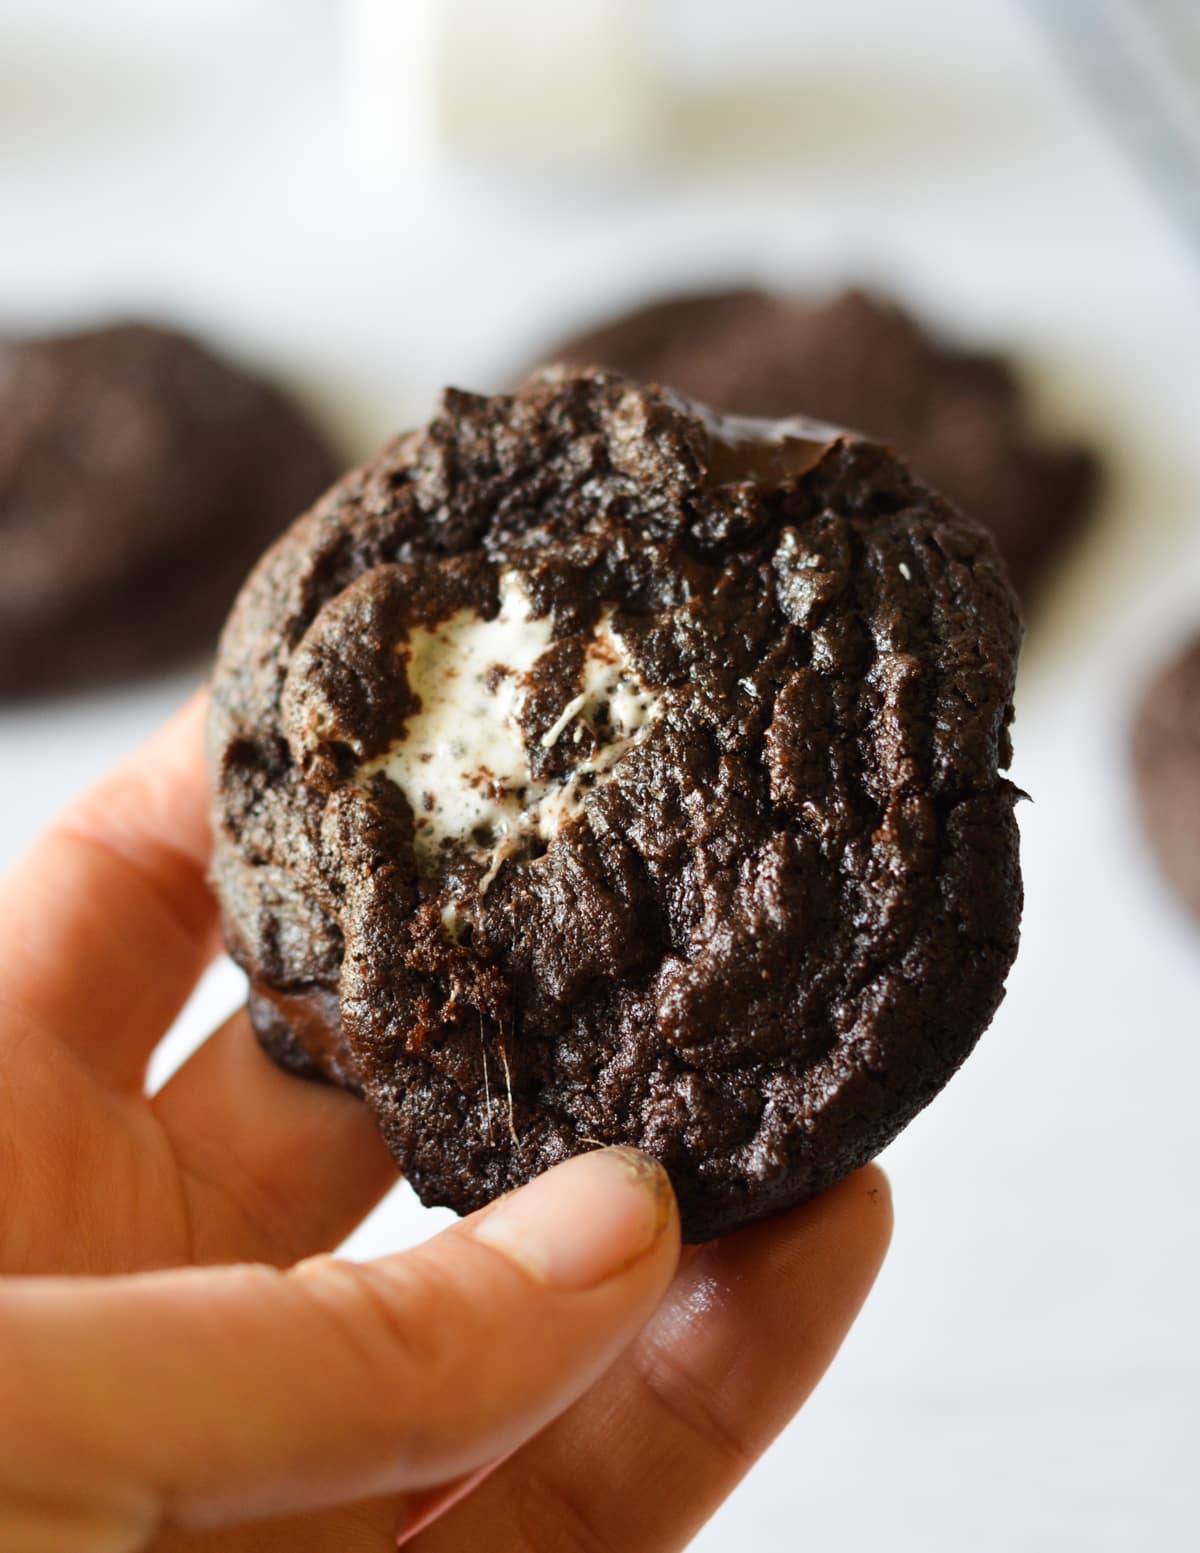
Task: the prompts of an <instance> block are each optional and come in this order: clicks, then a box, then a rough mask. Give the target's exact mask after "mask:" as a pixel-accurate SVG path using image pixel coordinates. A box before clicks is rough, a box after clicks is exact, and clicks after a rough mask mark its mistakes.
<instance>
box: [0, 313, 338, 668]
mask: <svg viewBox="0 0 1200 1553" xmlns="http://www.w3.org/2000/svg"><path fill="white" fill-rule="evenodd" d="M338 468H339V463H338V460H337V459H336V458H335V457H334V455H333V454H332V453H331V452H330V450H329V449H328V448H327V447H326V445H325V443H324V442H323V441H322V439H321V438H320V436H319V435H318V434H317V432H316V431H315V430H314V429H313V428H312V426H310V425H309V423H308V422H307V421H306V420H305V419H304V417H303V416H302V415H301V414H300V413H299V411H298V410H296V409H295V408H294V407H293V406H292V405H291V404H289V403H288V401H287V400H285V399H284V398H283V397H282V396H281V395H280V394H279V393H278V392H277V391H276V390H275V389H273V388H270V387H268V386H267V385H266V384H264V383H262V382H259V381H258V380H257V379H255V378H252V377H249V376H247V375H246V373H244V372H242V371H240V370H239V369H237V368H235V367H233V366H231V365H230V364H228V363H227V362H225V361H223V360H221V359H219V358H218V357H216V356H214V355H213V354H212V353H211V352H210V351H208V350H207V349H206V348H205V347H204V346H202V345H201V344H199V343H198V342H197V341H196V340H193V339H190V338H189V337H188V336H186V335H182V334H178V333H175V332H173V331H170V330H166V329H160V328H156V327H152V326H150V325H147V324H121V325H115V326H113V327H110V328H104V329H96V330H91V331H89V332H87V333H81V334H71V335H61V336H58V337H54V338H47V339H26V340H11V341H0V554H3V557H4V560H3V565H0V694H2V695H19V694H25V693H30V692H34V691H42V690H48V689H57V688H66V687H70V686H76V685H81V684H85V683H89V682H98V681H102V680H107V679H114V678H120V677H123V676H126V675H130V674H138V673H144V672H146V671H148V670H153V669H157V668H159V667H161V666H162V664H163V663H164V662H165V661H168V660H170V659H173V658H178V657H180V656H182V655H183V654H185V653H188V652H192V651H196V650H199V649H201V648H206V647H210V646H211V645H212V644H213V643H214V642H215V640H216V635H217V631H218V629H219V627H220V624H221V621H222V620H223V619H224V617H225V615H226V613H227V611H228V609H229V605H230V603H231V601H232V599H233V596H234V594H235V592H236V591H237V587H238V585H239V583H240V582H241V580H242V579H243V578H244V577H245V575H246V571H247V569H248V568H249V567H250V566H251V565H252V564H253V562H254V560H255V558H256V557H257V556H258V555H259V554H261V552H262V550H263V548H264V547H265V546H266V545H267V544H269V543H270V542H271V540H272V539H274V538H275V537H276V536H277V535H278V534H279V532H280V531H281V529H282V528H283V527H284V525H285V524H286V523H288V522H290V521H291V519H293V518H294V517H296V516H297V514H299V513H300V512H302V511H303V510H304V508H305V507H307V506H308V505H309V503H310V502H312V501H313V500H314V499H315V498H316V497H317V496H318V495H319V494H320V492H321V491H322V490H324V489H325V488H326V487H327V486H328V485H329V484H330V482H331V481H332V480H333V479H334V478H335V477H336V475H337V472H338Z"/></svg>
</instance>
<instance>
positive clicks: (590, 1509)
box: [505, 1467, 625, 1553]
mask: <svg viewBox="0 0 1200 1553" xmlns="http://www.w3.org/2000/svg"><path fill="white" fill-rule="evenodd" d="M591 1481H592V1484H593V1486H592V1490H591V1493H590V1494H589V1489H588V1486H587V1485H588V1482H589V1479H588V1477H587V1476H586V1475H583V1474H581V1475H580V1476H579V1477H577V1478H571V1479H570V1480H567V1479H564V1478H563V1477H561V1476H560V1475H558V1474H556V1473H551V1472H546V1471H539V1470H538V1469H537V1468H536V1467H533V1468H531V1469H530V1470H527V1471H524V1472H521V1473H519V1474H517V1475H516V1476H515V1478H514V1481H513V1485H512V1490H511V1493H510V1496H509V1506H508V1514H507V1516H506V1517H505V1519H506V1521H507V1530H508V1532H509V1534H510V1538H511V1553H625V1548H624V1546H623V1544H622V1543H620V1542H619V1541H618V1540H616V1538H615V1535H613V1534H612V1533H611V1531H610V1529H606V1528H605V1527H604V1525H603V1524H602V1522H601V1521H600V1519H599V1513H598V1512H599V1505H600V1500H601V1499H603V1500H604V1501H605V1502H611V1500H610V1496H608V1495H607V1494H605V1495H603V1496H597V1495H595V1486H594V1479H593V1480H591ZM600 1513H602V1512H600Z"/></svg>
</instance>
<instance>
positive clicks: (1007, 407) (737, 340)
mask: <svg viewBox="0 0 1200 1553" xmlns="http://www.w3.org/2000/svg"><path fill="white" fill-rule="evenodd" d="M550 354H551V357H552V358H553V359H554V360H561V361H571V362H579V363H581V364H583V365H593V364H594V365H597V366H602V367H613V368H615V369H616V370H617V371H620V372H627V373H629V374H630V375H631V376H632V377H635V378H638V379H640V380H642V381H644V382H655V383H666V384H669V385H670V386H671V387H672V388H677V389H679V390H680V391H681V392H683V393H685V394H694V395H695V396H696V398H698V399H702V400H704V401H705V402H706V403H708V404H712V405H717V406H719V407H720V408H721V409H723V410H732V411H741V412H746V413H748V414H751V415H788V414H791V413H792V411H794V410H804V411H806V412H808V413H809V414H812V415H822V416H827V417H828V418H829V419H830V420H832V421H838V422H840V423H841V424H843V425H846V426H853V427H856V428H857V429H858V430H859V431H862V432H865V433H867V434H868V435H870V436H873V437H878V438H881V439H882V440H883V441H885V442H887V443H890V444H891V445H892V446H893V447H894V448H895V449H896V450H897V451H898V452H900V453H901V454H902V455H903V457H904V458H905V459H906V460H907V461H908V462H909V463H910V464H911V466H912V468H913V470H914V471H915V473H916V474H917V475H918V476H919V477H920V478H921V479H923V480H927V481H928V482H929V483H930V484H931V485H933V486H934V487H935V488H936V489H937V490H939V491H942V492H943V493H944V494H945V495H946V496H947V497H948V498H949V499H950V500H951V501H952V502H955V503H957V504H958V505H959V506H961V507H962V508H963V510H964V511H965V512H968V513H969V514H970V515H971V516H972V517H973V518H977V519H978V520H979V521H980V522H981V523H983V524H984V526H985V527H986V528H988V529H990V530H991V533H992V536H993V537H994V539H995V540H996V543H997V544H998V545H999V547H1000V552H1001V554H1002V555H1003V556H1004V558H1005V560H1006V561H1007V562H1008V566H1009V570H1010V572H1011V573H1012V578H1013V582H1014V583H1015V584H1016V587H1017V591H1018V592H1019V593H1020V594H1021V596H1022V597H1023V598H1026V597H1028V596H1030V595H1031V594H1032V593H1033V592H1034V590H1035V586H1036V584H1037V582H1038V580H1039V578H1040V576H1041V574H1042V572H1043V570H1044V569H1045V568H1046V567H1047V566H1048V565H1049V563H1050V562H1051V561H1052V560H1053V558H1054V556H1055V555H1056V554H1057V553H1058V552H1059V551H1060V550H1061V548H1062V546H1063V545H1064V543H1065V542H1066V541H1067V539H1068V538H1069V537H1070V535H1071V534H1072V533H1074V531H1075V530H1076V529H1078V528H1080V527H1082V526H1083V525H1084V524H1085V523H1086V522H1087V521H1088V519H1089V517H1090V515H1091V513H1092V511H1093V509H1094V507H1095V505H1096V497H1097V493H1098V490H1099V485H1100V474H1101V471H1100V464H1099V460H1098V459H1097V457H1096V455H1095V454H1094V453H1093V452H1092V451H1091V450H1090V449H1089V448H1086V447H1083V446H1082V445H1080V444H1073V443H1068V442H1055V441H1053V440H1052V439H1050V438H1048V437H1046V436H1044V435H1042V434H1041V433H1039V432H1038V431H1037V430H1036V428H1035V427H1034V425H1033V421H1032V417H1031V415H1030V410H1029V405H1028V403H1027V399H1026V396H1025V394H1024V393H1023V392H1022V389H1021V385H1020V382H1019V380H1018V378H1017V376H1016V374H1015V373H1014V371H1013V369H1012V367H1011V366H1010V365H1009V363H1008V362H1007V361H1006V360H1005V359H1004V358H1003V357H1001V356H999V355H994V354H989V353H985V352H982V351H971V350H964V349H962V348H961V347H959V346H955V345H952V344H950V343H948V342H947V341H945V340H942V339H939V338H938V337H936V336H935V335H933V334H931V333H930V332H929V331H928V330H927V329H926V328H925V327H924V326H923V325H922V324H921V323H920V321H919V320H918V319H917V318H915V317H914V316H913V315H912V314H910V313H907V312H905V311H904V309H902V308H900V307H898V306H896V305H895V304H894V303H891V302H888V301H887V300H885V299H884V298H882V297H880V296H874V295H870V294H868V293H866V292H862V291H847V292H844V293H843V294H842V295H840V296H837V297H834V298H833V299H832V300H831V301H828V302H808V301H804V300H801V299H797V298H792V297H787V296H774V295H770V294H768V293H766V292H763V291H754V290H750V289H743V290H731V291H715V292H709V293H699V294H697V295H694V296H683V297H677V298H674V299H672V300H666V301H661V302H655V303H651V304H650V305H649V306H647V307H644V308H640V309H637V310H636V311H634V312H632V313H628V314H626V315H625V316H624V317H622V318H618V319H614V320H613V321H611V322H610V323H608V324H605V325H602V326H600V327H599V328H597V329H594V330H592V331H590V332H589V333H587V334H583V335H579V336H578V337H577V338H575V339H574V340H571V341H568V342H567V343H566V344H565V345H561V346H559V347H558V348H557V349H556V350H554V351H552V352H551V353H550Z"/></svg>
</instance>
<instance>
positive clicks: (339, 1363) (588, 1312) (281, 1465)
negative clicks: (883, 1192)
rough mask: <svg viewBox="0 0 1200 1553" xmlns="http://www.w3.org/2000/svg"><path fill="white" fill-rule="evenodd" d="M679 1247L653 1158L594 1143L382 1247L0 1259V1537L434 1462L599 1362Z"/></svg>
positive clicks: (531, 1416)
mask: <svg viewBox="0 0 1200 1553" xmlns="http://www.w3.org/2000/svg"><path fill="white" fill-rule="evenodd" d="M678 1249H679V1225H678V1216H677V1213H676V1211H675V1204H674V1198H673V1195H672V1194H671V1191H670V1187H669V1185H668V1183H667V1180H666V1177H665V1175H664V1174H663V1172H662V1171H661V1169H659V1168H658V1167H657V1166H654V1165H652V1164H651V1162H650V1161H648V1160H647V1159H645V1157H644V1156H642V1155H636V1154H634V1153H633V1152H632V1151H629V1150H621V1149H606V1150H597V1151H596V1152H594V1153H592V1154H587V1155H582V1156H579V1157H577V1158H575V1159H572V1160H569V1161H568V1162H567V1163H566V1164H564V1165H561V1166H559V1167H557V1169H555V1170H553V1171H550V1172H548V1173H547V1174H546V1175H544V1176H542V1177H540V1178H539V1179H538V1180H537V1181H535V1182H533V1183H532V1184H531V1185H530V1186H528V1187H526V1188H524V1189H523V1190H522V1191H520V1192H515V1193H513V1194H511V1195H510V1196H509V1197H506V1198H502V1199H500V1200H499V1201H498V1202H497V1203H494V1204H493V1205H492V1206H491V1207H490V1208H489V1209H486V1210H484V1212H483V1213H481V1214H477V1215H475V1216H474V1217H473V1218H472V1219H470V1220H466V1221H463V1222H462V1223H460V1224H458V1225H455V1226H454V1227H453V1228H451V1229H450V1230H447V1231H446V1232H444V1233H443V1234H442V1235H440V1236H438V1237H436V1238H435V1239H433V1240H431V1241H428V1242H426V1243H425V1245H424V1246H421V1247H419V1248H418V1249H417V1250H416V1251H414V1252H410V1253H407V1254H405V1255H403V1256H397V1257H391V1258H384V1259H382V1260H380V1261H378V1262H375V1263H365V1264H351V1263H339V1262H336V1261H333V1260H331V1259H329V1258H319V1259H314V1260H312V1261H309V1262H305V1263H301V1264H300V1265H299V1266H298V1267H297V1268H295V1269H293V1270H292V1271H291V1272H288V1273H281V1272H277V1271H274V1270H272V1269H269V1268H262V1267H257V1268H256V1267H242V1268H223V1269H219V1270H215V1269H214V1270H200V1271H197V1270H187V1271H181V1272H171V1273H164V1274H149V1275H145V1276H143V1277H140V1278H114V1279H105V1280H83V1279H74V1280H41V1279H30V1280H11V1281H9V1282H8V1283H6V1284H3V1285H0V1341H2V1343H3V1349H4V1352H5V1354H6V1362H5V1364H4V1366H3V1367H2V1368H0V1531H4V1532H5V1533H6V1534H7V1535H8V1536H9V1541H8V1542H7V1543H4V1541H3V1538H0V1545H11V1546H25V1545H27V1544H28V1545H30V1546H37V1545H38V1543H37V1541H36V1537H37V1536H38V1535H40V1530H39V1528H40V1527H44V1525H45V1523H46V1517H47V1515H51V1514H52V1515H53V1516H55V1517H56V1518H57V1519H56V1520H55V1522H54V1524H55V1525H58V1524H63V1525H71V1526H75V1525H78V1526H82V1527H87V1528H89V1529H90V1528H92V1527H95V1528H97V1530H96V1532H95V1534H94V1535H92V1534H91V1532H90V1530H89V1537H90V1540H89V1539H88V1538H85V1537H82V1536H81V1537H80V1538H79V1539H77V1541H76V1543H75V1544H73V1545H75V1546H78V1547H80V1548H82V1549H93V1548H94V1549H101V1548H103V1549H104V1550H105V1553H110V1550H111V1553H121V1550H125V1549H130V1550H132V1549H135V1548H139V1547H141V1546H142V1545H143V1543H144V1542H145V1541H146V1540H147V1539H148V1537H149V1536H150V1535H152V1533H153V1532H154V1531H155V1529H157V1528H158V1527H160V1526H161V1525H163V1524H167V1525H175V1526H180V1527H184V1528H194V1529H203V1528H205V1527H208V1526H214V1525H221V1524H231V1523H237V1522H240V1521H245V1520H248V1519H251V1518H253V1517H255V1516H265V1515H271V1514H277V1515H281V1514H285V1513H289V1512H290V1513H294V1512H296V1511H298V1510H302V1509H305V1508H310V1507H311V1508H319V1507H323V1506H327V1505H330V1504H334V1503H340V1502H345V1501H349V1500H355V1501H357V1500H362V1499H370V1498H373V1497H377V1496H380V1495H383V1494H390V1493H400V1492H415V1491H417V1490H420V1489H422V1488H425V1487H429V1486H433V1485H436V1484H441V1483H445V1482H447V1481H450V1480H451V1479H453V1478H455V1477H456V1476H459V1475H461V1474H463V1473H467V1472H470V1471H472V1470H474V1469H476V1468H478V1467H480V1466H482V1465H484V1464H486V1463H487V1462H490V1461H493V1460H494V1459H495V1458H496V1457H498V1456H503V1455H505V1454H506V1453H507V1452H509V1451H511V1450H513V1449H514V1448H515V1447H516V1446H517V1445H519V1444H520V1443H521V1442H522V1441H523V1440H526V1439H528V1438H529V1437H530V1436H531V1435H532V1434H533V1433H534V1432H535V1431H537V1430H538V1429H540V1428H542V1427H543V1426H544V1425H545V1424H546V1423H547V1422H549V1420H550V1419H551V1418H553V1417H555V1416H557V1415H558V1414H559V1413H560V1412H561V1411H562V1410H563V1409H564V1408H565V1407H567V1406H569V1404H570V1403H571V1402H572V1401H574V1400H575V1399H576V1398H577V1397H579V1396H580V1395H581V1394H582V1393H583V1391H584V1390H585V1389H586V1388H587V1387H588V1386H589V1385H590V1384H592V1383H593V1382H594V1381H595V1380H596V1378H597V1377H598V1376H599V1375H600V1374H601V1373H602V1372H603V1371H604V1370H605V1369H606V1368H607V1367H608V1366H609V1365H610V1364H611V1363H612V1361H613V1360H614V1359H615V1358H616V1357H617V1355H618V1354H619V1353H620V1352H621V1351H622V1350H623V1349H624V1348H625V1347H627V1346H628V1344H629V1343H630V1342H631V1340H632V1339H633V1338H634V1336H635V1335H636V1334H637V1332H638V1330H639V1329H640V1328H641V1326H642V1325H643V1324H644V1322H645V1321H646V1319H647V1317H648V1316H649V1315H650V1313H651V1312H652V1311H653V1310H654V1308H655V1306H656V1305H657V1304H658V1302H659V1300H660V1299H661V1298H662V1295H663V1293H664V1292H665V1290H666V1288H667V1287H668V1285H669V1284H670V1281H671V1278H672V1275H673V1273H674V1271H675V1267H676V1264H677V1260H678ZM48 1507H49V1508H48ZM26 1533H28V1535H26ZM102 1535H103V1537H104V1538H105V1539H106V1540H101V1536H102ZM22 1537H24V1538H25V1540H24V1541H22ZM43 1540H44V1539H43Z"/></svg>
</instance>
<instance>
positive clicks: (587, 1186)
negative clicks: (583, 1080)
mask: <svg viewBox="0 0 1200 1553" xmlns="http://www.w3.org/2000/svg"><path fill="white" fill-rule="evenodd" d="M671 1200H672V1199H671V1184H670V1182H669V1181H668V1180H667V1174H666V1171H665V1170H664V1169H663V1168H662V1166H661V1165H660V1164H658V1163H657V1162H656V1161H655V1160H653V1159H651V1158H649V1156H648V1155H646V1154H640V1153H638V1151H637V1150H636V1149H625V1148H620V1149H597V1150H596V1151H595V1153H593V1154H580V1155H578V1156H577V1157H576V1158H575V1159H570V1160H567V1162H566V1163H565V1164H562V1165H556V1166H555V1168H554V1169H553V1170H549V1171H547V1172H546V1174H545V1175H544V1176H539V1177H538V1178H537V1180H536V1181H531V1182H530V1184H529V1185H528V1186H526V1187H522V1189H521V1190H520V1191H519V1192H514V1193H513V1194H512V1195H511V1196H510V1197H505V1198H502V1199H501V1200H500V1202H498V1203H497V1204H496V1205H495V1206H494V1207H493V1208H492V1209H491V1210H490V1211H489V1212H486V1213H484V1214H483V1215H482V1216H481V1218H480V1219H479V1221H478V1223H477V1224H476V1225H474V1226H472V1229H471V1233H472V1234H473V1235H474V1236H475V1238H476V1240H482V1241H483V1242H484V1244H485V1245H489V1246H491V1247H493V1248H494V1249H495V1250H496V1251H499V1252H501V1253H502V1254H503V1255H504V1256H506V1257H508V1259H509V1260H510V1261H512V1262H515V1263H516V1264H517V1266H518V1267H520V1268H521V1270H522V1271H523V1272H525V1273H528V1275H529V1276H530V1277H531V1278H536V1279H537V1281H538V1282H539V1283H543V1284H545V1285H546V1286H547V1287H549V1288H552V1289H563V1290H572V1291H573V1290H582V1289H594V1288H595V1287H596V1285H597V1284H600V1283H603V1282H604V1281H605V1279H608V1278H611V1277H613V1276H614V1274H616V1273H619V1272H621V1271H622V1269H624V1268H626V1267H628V1266H629V1264H630V1263H631V1262H635V1261H637V1259H638V1258H639V1257H641V1256H644V1255H645V1254H646V1252H647V1251H649V1249H650V1248H651V1246H652V1245H654V1243H655V1241H656V1240H658V1238H659V1236H660V1235H661V1234H662V1233H663V1231H664V1230H665V1229H666V1227H667V1224H668V1223H669V1222H670V1218H671Z"/></svg>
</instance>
